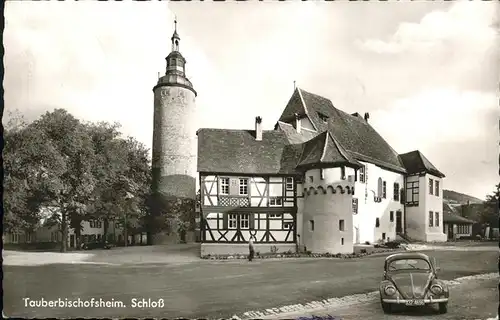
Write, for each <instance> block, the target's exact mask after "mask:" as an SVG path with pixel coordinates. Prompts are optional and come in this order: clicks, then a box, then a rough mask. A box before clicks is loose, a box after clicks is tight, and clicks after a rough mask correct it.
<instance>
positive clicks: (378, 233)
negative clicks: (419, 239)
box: [353, 162, 405, 243]
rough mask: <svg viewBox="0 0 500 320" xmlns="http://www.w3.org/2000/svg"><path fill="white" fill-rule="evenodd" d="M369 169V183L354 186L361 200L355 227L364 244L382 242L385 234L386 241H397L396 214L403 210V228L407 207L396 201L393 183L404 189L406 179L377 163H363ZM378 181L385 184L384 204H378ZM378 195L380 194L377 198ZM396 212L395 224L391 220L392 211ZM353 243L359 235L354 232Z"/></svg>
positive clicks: (354, 222)
mask: <svg viewBox="0 0 500 320" xmlns="http://www.w3.org/2000/svg"><path fill="white" fill-rule="evenodd" d="M362 164H364V165H365V168H367V170H366V172H367V173H368V175H367V180H366V182H364V183H363V182H360V181H359V172H358V181H357V182H356V183H355V194H354V197H355V198H358V214H357V215H354V216H353V227H356V228H358V229H359V241H360V243H364V242H365V241H368V242H370V243H373V242H376V241H377V240H379V239H382V233H385V236H386V239H389V240H394V239H395V238H396V212H397V211H398V210H400V211H401V216H402V227H403V229H404V224H405V221H404V206H403V204H401V202H400V201H394V191H393V190H394V183H399V188H400V190H401V188H403V187H404V176H403V175H402V174H399V173H395V172H392V171H388V170H385V169H383V168H380V167H378V166H376V165H374V164H371V163H366V162H362ZM378 178H381V179H382V180H383V181H386V186H387V187H386V198H385V199H382V202H375V201H374V196H375V195H377V192H378ZM377 196H378V195H377ZM391 211H393V212H394V221H393V222H391V221H390V212H391ZM376 218H379V221H380V226H379V227H378V228H377V227H375V223H376ZM353 241H356V234H355V232H353Z"/></svg>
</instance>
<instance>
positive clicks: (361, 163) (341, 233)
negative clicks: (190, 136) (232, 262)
mask: <svg viewBox="0 0 500 320" xmlns="http://www.w3.org/2000/svg"><path fill="white" fill-rule="evenodd" d="M197 135H198V172H199V179H200V182H199V183H200V193H201V215H200V220H201V231H200V232H201V254H202V255H207V254H235V253H246V252H248V245H247V242H248V241H249V240H250V239H252V240H253V242H254V244H255V247H256V251H258V252H261V253H264V252H286V251H292V252H295V251H302V250H306V251H311V252H315V253H324V252H330V253H350V252H353V246H354V244H356V243H364V242H370V243H374V242H377V241H390V240H394V239H396V237H397V236H398V235H399V236H401V237H410V238H412V239H414V240H422V241H446V234H445V233H444V232H443V227H442V223H443V221H442V208H443V193H442V190H443V178H444V174H442V173H441V172H440V171H439V170H437V169H436V168H435V167H434V166H433V165H432V164H431V162H430V161H429V160H427V159H426V158H425V157H424V156H423V155H422V154H421V153H420V152H419V151H413V152H410V153H406V154H398V153H397V152H396V151H395V150H394V149H393V148H392V147H391V146H390V145H389V144H388V143H387V142H386V141H385V140H384V139H383V138H382V137H381V136H380V135H379V134H378V133H377V132H376V130H375V129H374V128H373V127H372V126H371V125H370V124H369V114H368V113H365V115H364V117H362V116H361V115H359V114H358V113H354V114H348V113H346V112H343V111H341V110H339V109H337V108H335V107H334V105H333V103H332V102H331V101H330V100H329V99H327V98H324V97H321V96H319V95H316V94H313V93H310V92H307V91H305V90H302V89H300V88H296V89H295V91H294V93H293V94H292V97H291V98H290V100H289V102H288V104H287V105H286V107H285V109H284V111H283V112H282V115H281V117H280V118H279V120H278V122H277V123H276V125H275V127H274V130H262V118H260V117H256V119H255V130H227V129H208V128H202V129H199V130H198V132H197Z"/></svg>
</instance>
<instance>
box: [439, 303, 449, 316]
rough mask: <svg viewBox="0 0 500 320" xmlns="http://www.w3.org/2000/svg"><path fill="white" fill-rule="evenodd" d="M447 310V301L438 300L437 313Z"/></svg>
mask: <svg viewBox="0 0 500 320" xmlns="http://www.w3.org/2000/svg"><path fill="white" fill-rule="evenodd" d="M447 312H448V302H440V303H439V313H440V314H445V313H447Z"/></svg>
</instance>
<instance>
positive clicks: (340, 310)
mask: <svg viewBox="0 0 500 320" xmlns="http://www.w3.org/2000/svg"><path fill="white" fill-rule="evenodd" d="M498 283H499V282H498V279H489V280H467V281H464V282H463V283H462V284H460V285H457V286H453V287H452V288H451V290H450V292H451V300H450V302H449V305H448V313H447V314H444V315H440V314H438V313H437V308H436V307H434V308H433V307H430V308H426V309H422V308H415V309H406V308H400V309H399V310H395V311H394V312H393V313H392V314H390V315H385V314H384V313H383V312H382V309H381V307H380V302H379V301H378V300H377V299H375V300H373V301H371V302H369V303H363V304H361V305H359V304H358V305H351V306H349V307H337V308H332V309H327V310H326V309H325V310H323V311H317V312H313V313H303V314H298V313H294V314H288V315H286V318H287V319H288V318H292V317H294V318H298V317H312V315H315V316H325V315H332V316H337V317H339V318H340V319H342V320H358V319H363V320H380V319H387V320H424V319H433V320H434V319H435V320H444V319H447V320H458V319H466V320H474V319H488V318H494V317H496V315H497V312H498V301H499V299H498V298H499V297H498ZM283 317H284V315H281V316H280V317H279V318H283ZM268 319H272V318H271V317H270V318H268Z"/></svg>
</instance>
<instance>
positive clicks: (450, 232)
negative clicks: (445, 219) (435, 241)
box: [448, 223, 453, 239]
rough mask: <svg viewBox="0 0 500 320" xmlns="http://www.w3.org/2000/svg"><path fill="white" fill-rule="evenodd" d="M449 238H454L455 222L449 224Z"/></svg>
mask: <svg viewBox="0 0 500 320" xmlns="http://www.w3.org/2000/svg"><path fill="white" fill-rule="evenodd" d="M448 239H453V223H450V224H449V225H448Z"/></svg>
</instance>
